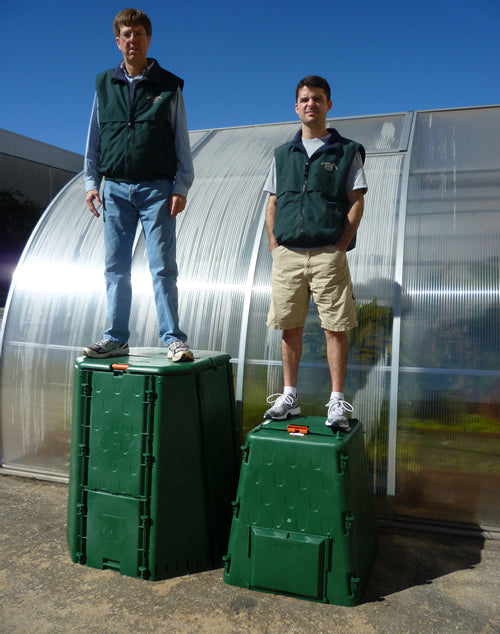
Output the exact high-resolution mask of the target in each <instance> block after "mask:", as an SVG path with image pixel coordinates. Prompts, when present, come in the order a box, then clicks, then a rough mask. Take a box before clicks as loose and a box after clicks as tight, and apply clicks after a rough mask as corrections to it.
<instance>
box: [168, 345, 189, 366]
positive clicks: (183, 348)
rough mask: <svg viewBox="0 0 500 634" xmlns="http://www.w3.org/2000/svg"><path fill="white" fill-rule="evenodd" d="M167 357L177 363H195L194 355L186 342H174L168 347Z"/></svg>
mask: <svg viewBox="0 0 500 634" xmlns="http://www.w3.org/2000/svg"><path fill="white" fill-rule="evenodd" d="M167 357H168V358H169V359H172V361H175V362H177V361H194V356H193V353H192V352H191V350H190V349H189V348H188V347H187V345H186V344H185V343H184V341H172V343H171V344H169V345H168V346H167Z"/></svg>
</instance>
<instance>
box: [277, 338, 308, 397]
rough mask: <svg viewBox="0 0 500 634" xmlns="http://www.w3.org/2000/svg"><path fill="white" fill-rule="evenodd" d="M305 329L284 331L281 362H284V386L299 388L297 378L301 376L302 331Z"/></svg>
mask: <svg viewBox="0 0 500 634" xmlns="http://www.w3.org/2000/svg"><path fill="white" fill-rule="evenodd" d="M303 330H304V329H303V328H302V327H300V328H292V330H283V334H282V335H281V360H282V362H283V380H284V384H285V385H288V386H290V387H297V376H298V374H299V362H300V356H301V354H302V331H303Z"/></svg>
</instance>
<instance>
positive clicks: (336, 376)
mask: <svg viewBox="0 0 500 634" xmlns="http://www.w3.org/2000/svg"><path fill="white" fill-rule="evenodd" d="M324 333H325V337H326V356H327V359H328V367H329V368H330V377H331V379H332V392H343V391H344V381H345V371H346V366H347V350H348V343H347V333H346V332H333V331H331V330H324Z"/></svg>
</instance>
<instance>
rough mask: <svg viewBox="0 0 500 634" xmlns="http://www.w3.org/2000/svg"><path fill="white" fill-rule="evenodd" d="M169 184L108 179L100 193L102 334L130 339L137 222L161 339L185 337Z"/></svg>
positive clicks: (167, 342) (169, 339)
mask: <svg viewBox="0 0 500 634" xmlns="http://www.w3.org/2000/svg"><path fill="white" fill-rule="evenodd" d="M171 193H172V183H171V182H170V181H167V180H157V181H150V182H144V183H138V184H134V185H129V184H128V183H117V182H114V181H106V182H105V184H104V192H103V207H104V212H103V216H104V249H105V270H104V277H105V280H106V293H107V299H108V317H109V321H110V327H109V328H108V329H107V330H106V331H105V333H104V337H105V338H106V339H112V340H113V341H117V342H120V343H124V342H126V341H128V339H129V335H130V330H129V319H130V308H131V304H132V281H131V270H132V248H133V245H134V238H135V233H136V229H137V223H138V221H139V220H140V221H141V224H142V228H143V230H144V237H145V239H146V248H147V253H148V262H149V270H150V271H151V276H152V278H153V290H154V297H155V303H156V312H157V314H158V327H159V335H160V339H161V341H162V342H163V343H164V344H165V345H166V346H168V344H169V343H171V342H172V341H176V340H181V341H186V339H187V336H186V335H185V333H184V332H182V330H181V329H180V327H179V314H178V294H177V262H176V239H175V218H171V217H170V195H171Z"/></svg>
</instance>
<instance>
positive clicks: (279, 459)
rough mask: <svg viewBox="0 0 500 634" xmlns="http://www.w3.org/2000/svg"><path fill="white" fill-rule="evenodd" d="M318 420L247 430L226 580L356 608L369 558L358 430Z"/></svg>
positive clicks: (369, 506)
mask: <svg viewBox="0 0 500 634" xmlns="http://www.w3.org/2000/svg"><path fill="white" fill-rule="evenodd" d="M324 420H325V419H324V418H318V417H299V418H295V419H293V420H289V421H270V422H268V423H263V424H261V425H259V426H258V427H256V428H255V429H253V430H252V431H251V432H249V434H248V435H247V438H246V443H245V446H244V447H243V461H242V465H241V472H240V478H239V485H238V491H237V495H236V500H235V502H234V503H233V507H234V510H233V520H232V525H231V533H230V538H229V546H228V552H227V556H226V557H225V570H224V581H225V582H226V583H228V584H230V585H235V586H240V587H243V588H249V589H252V590H259V591H263V592H271V593H275V594H284V595H290V596H294V597H297V598H301V599H307V600H310V601H318V602H323V603H333V604H335V605H343V606H354V605H358V604H359V603H360V602H361V600H362V596H363V593H364V590H365V588H366V585H367V583H368V581H369V578H370V575H371V572H372V569H373V565H374V562H375V557H376V549H377V538H376V526H375V514H374V506H373V497H372V493H371V490H370V486H369V480H368V468H367V461H366V452H365V446H364V438H363V428H362V425H361V423H360V422H359V421H357V420H353V421H351V426H352V431H351V433H344V432H334V431H332V430H331V429H329V428H328V427H325V424H324Z"/></svg>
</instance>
